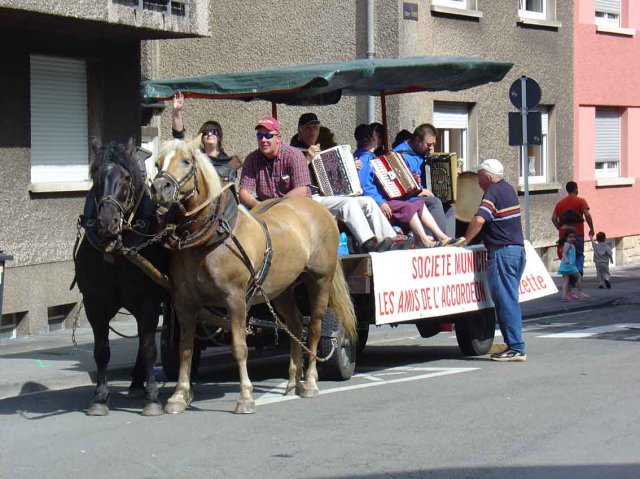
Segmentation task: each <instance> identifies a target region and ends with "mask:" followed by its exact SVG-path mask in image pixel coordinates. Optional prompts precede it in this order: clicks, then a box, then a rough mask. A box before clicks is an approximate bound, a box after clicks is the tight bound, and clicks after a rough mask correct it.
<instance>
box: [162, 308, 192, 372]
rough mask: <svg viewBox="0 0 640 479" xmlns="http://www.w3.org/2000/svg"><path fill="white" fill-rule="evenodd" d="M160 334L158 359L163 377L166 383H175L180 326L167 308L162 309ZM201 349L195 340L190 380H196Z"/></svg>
mask: <svg viewBox="0 0 640 479" xmlns="http://www.w3.org/2000/svg"><path fill="white" fill-rule="evenodd" d="M163 311H164V315H163V322H162V332H161V333H160V358H161V360H162V369H163V370H164V376H165V377H166V378H167V380H168V381H177V380H178V373H179V372H180V325H178V323H177V321H173V320H172V315H171V313H170V312H168V308H163ZM201 354H202V348H201V346H200V341H199V340H198V339H196V340H195V341H194V345H193V357H192V358H191V380H192V381H193V380H194V379H196V377H197V375H198V368H199V367H200V355H201Z"/></svg>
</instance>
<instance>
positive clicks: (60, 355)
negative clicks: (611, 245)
mask: <svg viewBox="0 0 640 479" xmlns="http://www.w3.org/2000/svg"><path fill="white" fill-rule="evenodd" d="M612 273H613V278H612V281H611V283H612V288H611V289H597V282H596V279H595V271H594V270H587V271H586V272H585V292H586V293H588V294H589V295H590V296H591V297H590V298H589V299H586V300H582V301H571V302H568V303H562V302H560V295H559V294H557V295H552V296H547V297H544V298H540V299H537V300H534V301H529V302H526V303H523V304H522V312H523V316H524V318H525V319H530V318H539V317H545V316H553V315H561V314H563V313H567V312H572V311H580V310H588V309H594V308H602V307H606V306H609V305H613V304H615V303H616V302H620V301H634V302H640V294H639V293H640V266H627V267H618V268H613V270H612ZM552 277H553V279H554V281H555V283H556V286H558V289H560V287H561V283H562V278H561V277H560V276H552ZM112 326H113V327H114V328H115V329H116V330H117V331H119V332H121V333H123V334H126V335H135V334H136V324H135V320H134V319H131V318H127V319H124V320H117V321H112ZM158 337H159V335H158ZM110 339H111V361H110V364H109V373H110V374H109V376H110V378H111V379H121V380H124V381H128V380H129V379H130V371H131V369H132V367H133V364H134V362H135V358H136V353H137V348H138V341H137V340H135V339H124V338H120V337H118V336H116V335H114V334H113V333H112V334H111V335H110ZM76 341H77V343H78V346H77V347H76V346H74V345H73V344H72V342H71V331H70V330H63V331H56V332H52V333H48V334H44V335H38V336H30V337H26V338H18V339H1V340H0V399H4V398H8V397H15V396H19V395H24V394H30V393H34V392H39V391H45V390H54V389H67V388H73V387H79V386H91V385H93V384H94V380H95V376H94V373H95V370H96V367H95V363H94V361H93V334H92V332H91V327H90V326H89V325H88V324H87V325H86V326H84V327H80V328H77V329H76ZM159 350H160V349H159V347H158V352H159ZM159 361H160V359H159V358H158V362H159ZM156 371H157V372H158V373H161V371H162V367H161V366H156Z"/></svg>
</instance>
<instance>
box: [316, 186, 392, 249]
mask: <svg viewBox="0 0 640 479" xmlns="http://www.w3.org/2000/svg"><path fill="white" fill-rule="evenodd" d="M313 199H314V200H316V201H317V202H318V203H320V204H322V205H324V206H325V207H326V208H327V209H328V210H329V211H330V212H331V214H332V215H333V216H335V217H336V219H338V220H340V221H342V222H343V223H344V224H346V225H347V227H348V228H349V230H350V231H351V232H352V233H353V235H354V236H355V237H356V239H357V240H358V242H359V243H360V244H362V243H364V242H365V241H367V240H369V239H371V238H373V237H374V236H375V238H376V240H378V241H382V240H383V239H384V238H393V237H394V236H395V235H396V232H395V230H394V229H393V227H392V226H391V224H390V223H389V221H388V220H387V218H386V217H385V216H384V213H382V211H381V210H380V207H379V206H378V204H377V203H376V202H375V200H374V199H373V198H371V197H369V196H320V195H313Z"/></svg>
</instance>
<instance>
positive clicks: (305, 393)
mask: <svg viewBox="0 0 640 479" xmlns="http://www.w3.org/2000/svg"><path fill="white" fill-rule="evenodd" d="M300 396H301V397H303V398H305V399H313V398H317V397H318V396H320V390H319V389H318V388H304V389H303V390H302V393H301V394H300Z"/></svg>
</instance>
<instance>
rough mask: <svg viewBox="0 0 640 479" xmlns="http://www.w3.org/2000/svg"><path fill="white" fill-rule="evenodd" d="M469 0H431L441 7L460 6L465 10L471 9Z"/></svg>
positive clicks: (433, 3)
mask: <svg viewBox="0 0 640 479" xmlns="http://www.w3.org/2000/svg"><path fill="white" fill-rule="evenodd" d="M468 3H469V0H431V5H437V6H439V7H450V8H460V9H463V10H466V9H471V10H473V9H472V8H470V7H469V6H467V4H468ZM474 3H475V1H474Z"/></svg>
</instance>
